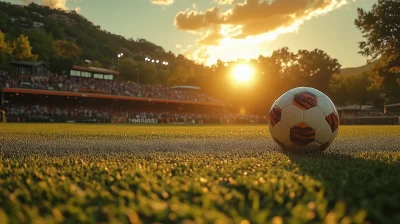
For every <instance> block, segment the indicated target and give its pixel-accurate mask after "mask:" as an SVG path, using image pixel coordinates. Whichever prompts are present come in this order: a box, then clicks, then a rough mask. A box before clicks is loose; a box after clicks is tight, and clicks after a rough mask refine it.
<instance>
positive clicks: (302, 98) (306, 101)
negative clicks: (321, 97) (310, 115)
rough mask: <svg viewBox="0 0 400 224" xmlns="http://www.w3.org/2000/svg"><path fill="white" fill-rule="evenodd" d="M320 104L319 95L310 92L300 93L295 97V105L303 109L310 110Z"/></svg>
mask: <svg viewBox="0 0 400 224" xmlns="http://www.w3.org/2000/svg"><path fill="white" fill-rule="evenodd" d="M317 104H318V102H317V97H316V96H315V95H314V94H312V93H310V92H302V93H298V94H296V95H295V96H294V98H293V105H295V106H297V107H298V108H300V109H302V110H308V109H310V108H313V107H316V106H317Z"/></svg>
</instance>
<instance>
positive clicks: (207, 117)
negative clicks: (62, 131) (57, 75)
mask: <svg viewBox="0 0 400 224" xmlns="http://www.w3.org/2000/svg"><path fill="white" fill-rule="evenodd" d="M5 111H6V115H7V120H9V121H14V122H25V121H33V120H35V119H37V118H42V119H43V118H46V119H47V120H46V121H50V120H53V119H57V118H61V119H62V120H63V121H68V120H81V121H82V119H84V120H86V121H89V120H91V121H93V122H104V123H143V122H141V121H140V120H142V121H143V120H148V119H151V120H152V121H156V122H152V123H265V121H266V119H265V118H263V117H260V116H257V115H240V114H233V113H229V112H226V111H225V112H223V111H209V112H207V113H195V112H185V111H169V110H143V109H112V108H107V109H105V108H103V109H100V108H89V107H71V108H66V107H63V108H61V107H49V106H46V105H38V104H32V105H9V106H6V107H5ZM78 118H79V119H78ZM41 121H44V120H41Z"/></svg>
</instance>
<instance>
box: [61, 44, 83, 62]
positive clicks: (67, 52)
mask: <svg viewBox="0 0 400 224" xmlns="http://www.w3.org/2000/svg"><path fill="white" fill-rule="evenodd" d="M54 50H55V56H56V57H57V58H59V59H67V60H71V61H75V60H76V59H77V58H78V57H80V56H81V55H82V54H83V52H82V49H81V48H80V47H78V46H77V45H76V44H75V43H72V42H68V41H66V40H56V41H55V42H54Z"/></svg>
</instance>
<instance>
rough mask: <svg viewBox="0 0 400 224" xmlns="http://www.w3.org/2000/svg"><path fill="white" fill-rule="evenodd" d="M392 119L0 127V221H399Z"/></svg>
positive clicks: (397, 131) (396, 130)
mask: <svg viewBox="0 0 400 224" xmlns="http://www.w3.org/2000/svg"><path fill="white" fill-rule="evenodd" d="M399 136H400V127H399V126H341V127H340V132H339V136H338V137H337V139H336V140H335V142H334V144H333V145H332V147H331V148H329V149H328V150H327V151H326V152H324V153H319V154H309V155H293V154H287V153H283V152H281V151H280V149H279V148H278V147H277V146H276V145H275V143H274V142H273V141H272V140H271V138H270V136H269V133H268V127H266V126H257V125H254V126H154V125H148V126H138V125H132V126H129V125H63V124H6V125H0V155H1V163H0V177H1V178H0V223H7V221H8V223H36V222H39V223H121V222H122V223H140V222H141V223H366V222H369V223H400V213H399V212H398V210H399V208H400V191H399V189H400V179H399V177H400V164H399V161H400V138H399Z"/></svg>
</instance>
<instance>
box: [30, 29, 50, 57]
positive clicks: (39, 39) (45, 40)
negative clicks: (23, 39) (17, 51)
mask: <svg viewBox="0 0 400 224" xmlns="http://www.w3.org/2000/svg"><path fill="white" fill-rule="evenodd" d="M25 35H27V36H28V37H29V41H30V44H31V46H32V53H34V54H38V55H39V60H42V61H45V62H50V58H51V57H52V56H53V54H54V39H53V36H52V34H51V33H50V34H49V33H46V31H44V30H42V29H32V30H28V31H26V32H25Z"/></svg>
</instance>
